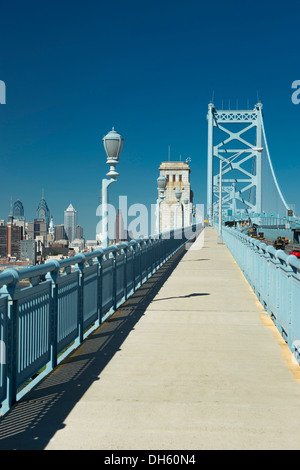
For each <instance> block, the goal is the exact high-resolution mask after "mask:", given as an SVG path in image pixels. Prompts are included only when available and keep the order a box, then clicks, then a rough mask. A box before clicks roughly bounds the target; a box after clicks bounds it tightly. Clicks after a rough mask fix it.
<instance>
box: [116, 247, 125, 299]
mask: <svg viewBox="0 0 300 470" xmlns="http://www.w3.org/2000/svg"><path fill="white" fill-rule="evenodd" d="M124 270H125V255H124V254H123V253H122V254H120V255H118V256H117V257H116V302H119V301H120V300H121V299H123V297H124V294H125V285H124Z"/></svg>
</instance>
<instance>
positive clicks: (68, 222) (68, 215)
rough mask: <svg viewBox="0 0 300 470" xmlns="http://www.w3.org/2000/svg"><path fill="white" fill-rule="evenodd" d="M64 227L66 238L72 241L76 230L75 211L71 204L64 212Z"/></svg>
mask: <svg viewBox="0 0 300 470" xmlns="http://www.w3.org/2000/svg"><path fill="white" fill-rule="evenodd" d="M64 228H65V233H66V236H67V239H68V240H69V242H72V241H73V240H75V238H76V230H77V211H76V210H75V209H74V207H73V206H72V204H70V205H69V207H68V208H67V209H66V210H65V212H64Z"/></svg>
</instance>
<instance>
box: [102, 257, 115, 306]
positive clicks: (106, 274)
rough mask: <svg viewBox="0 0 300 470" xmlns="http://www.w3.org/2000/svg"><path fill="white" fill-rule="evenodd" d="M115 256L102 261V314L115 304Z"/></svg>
mask: <svg viewBox="0 0 300 470" xmlns="http://www.w3.org/2000/svg"><path fill="white" fill-rule="evenodd" d="M113 263H114V260H113V258H110V259H107V260H105V261H103V262H102V268H101V274H102V314H104V313H105V312H107V311H108V310H109V309H110V308H111V307H112V306H113V300H114V299H113Z"/></svg>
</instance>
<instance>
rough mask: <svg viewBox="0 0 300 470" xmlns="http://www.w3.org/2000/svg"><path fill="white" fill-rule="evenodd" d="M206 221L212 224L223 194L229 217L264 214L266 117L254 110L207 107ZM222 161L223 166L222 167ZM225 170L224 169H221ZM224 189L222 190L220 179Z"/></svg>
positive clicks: (257, 108) (223, 202)
mask: <svg viewBox="0 0 300 470" xmlns="http://www.w3.org/2000/svg"><path fill="white" fill-rule="evenodd" d="M207 121H208V149H207V217H208V220H209V222H210V223H212V222H213V219H214V215H215V214H216V213H217V211H218V208H219V201H220V197H219V196H220V187H221V188H222V189H221V192H222V206H221V207H222V210H223V212H225V211H227V214H228V215H230V214H231V215H235V214H236V213H237V212H239V213H243V212H244V213H248V212H256V213H258V212H259V213H260V212H261V211H262V153H261V151H262V150H260V151H258V150H256V149H259V148H262V142H263V114H262V104H261V103H260V102H259V103H257V104H256V105H255V107H254V109H252V110H245V111H242V110H236V111H233V110H225V111H224V110H221V111H219V110H216V108H215V106H214V105H213V103H210V104H209V105H208V114H207ZM220 161H221V162H222V164H221V165H220ZM221 168H222V169H221ZM221 178H222V180H221V181H222V185H221V186H220V179H221Z"/></svg>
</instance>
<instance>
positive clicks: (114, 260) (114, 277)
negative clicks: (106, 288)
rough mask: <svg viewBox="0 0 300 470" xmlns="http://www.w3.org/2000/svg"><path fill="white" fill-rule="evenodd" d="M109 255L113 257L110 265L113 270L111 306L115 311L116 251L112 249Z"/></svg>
mask: <svg viewBox="0 0 300 470" xmlns="http://www.w3.org/2000/svg"><path fill="white" fill-rule="evenodd" d="M111 257H112V258H113V265H112V270H113V289H112V297H113V298H112V308H113V311H114V312H115V311H116V309H117V260H116V257H117V252H116V251H113V252H112V253H111Z"/></svg>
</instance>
